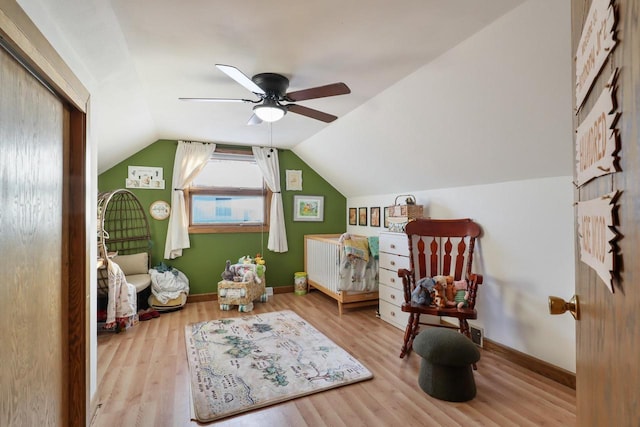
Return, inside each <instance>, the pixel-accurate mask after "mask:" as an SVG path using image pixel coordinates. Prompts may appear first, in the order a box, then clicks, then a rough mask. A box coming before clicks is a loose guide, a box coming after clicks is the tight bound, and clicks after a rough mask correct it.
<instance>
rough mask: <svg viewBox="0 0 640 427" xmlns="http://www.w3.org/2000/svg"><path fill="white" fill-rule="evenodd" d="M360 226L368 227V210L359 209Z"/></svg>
mask: <svg viewBox="0 0 640 427" xmlns="http://www.w3.org/2000/svg"><path fill="white" fill-rule="evenodd" d="M358 225H367V208H358Z"/></svg>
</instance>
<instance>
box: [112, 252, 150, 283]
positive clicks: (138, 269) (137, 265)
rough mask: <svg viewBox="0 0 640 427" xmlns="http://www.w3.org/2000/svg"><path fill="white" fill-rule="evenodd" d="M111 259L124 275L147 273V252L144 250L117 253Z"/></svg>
mask: <svg viewBox="0 0 640 427" xmlns="http://www.w3.org/2000/svg"><path fill="white" fill-rule="evenodd" d="M112 260H113V262H115V263H116V264H118V265H119V266H120V268H121V269H122V272H123V273H124V275H125V276H129V275H130V274H149V254H148V253H146V252H140V253H139V254H131V255H117V256H115V257H113V259H112ZM129 283H131V282H129Z"/></svg>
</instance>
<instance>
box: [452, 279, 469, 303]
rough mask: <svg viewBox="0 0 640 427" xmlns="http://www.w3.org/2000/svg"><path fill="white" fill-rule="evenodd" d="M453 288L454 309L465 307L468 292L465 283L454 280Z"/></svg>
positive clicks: (467, 300) (464, 281) (467, 301)
mask: <svg viewBox="0 0 640 427" xmlns="http://www.w3.org/2000/svg"><path fill="white" fill-rule="evenodd" d="M453 286H454V287H455V289H456V296H455V302H456V307H458V308H462V307H467V306H468V305H469V291H468V290H467V281H466V280H456V281H455V282H453Z"/></svg>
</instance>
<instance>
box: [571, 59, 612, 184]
mask: <svg viewBox="0 0 640 427" xmlns="http://www.w3.org/2000/svg"><path fill="white" fill-rule="evenodd" d="M617 75H618V69H617V68H616V70H615V71H614V72H613V74H612V75H611V78H610V79H609V82H608V83H607V86H606V87H605V89H604V90H603V91H602V93H601V94H600V97H599V98H598V100H597V101H596V103H595V105H594V106H593V108H592V109H591V111H590V112H589V114H588V115H587V117H585V119H584V120H583V121H582V123H580V125H579V126H578V129H577V130H576V182H577V184H578V186H581V185H583V184H585V183H586V182H589V181H590V180H592V179H593V178H596V177H598V176H602V175H606V174H610V173H614V172H617V171H619V170H620V169H619V167H618V165H617V162H616V161H615V160H616V156H615V155H614V154H615V152H616V150H617V148H618V131H617V129H616V128H615V126H616V123H617V121H618V117H620V113H618V112H616V111H615V109H616V100H615V82H616V77H617Z"/></svg>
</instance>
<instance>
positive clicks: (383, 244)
mask: <svg viewBox="0 0 640 427" xmlns="http://www.w3.org/2000/svg"><path fill="white" fill-rule="evenodd" d="M380 252H387V253H391V254H400V255H407V256H408V255H409V241H408V239H407V235H406V234H404V233H380Z"/></svg>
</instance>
